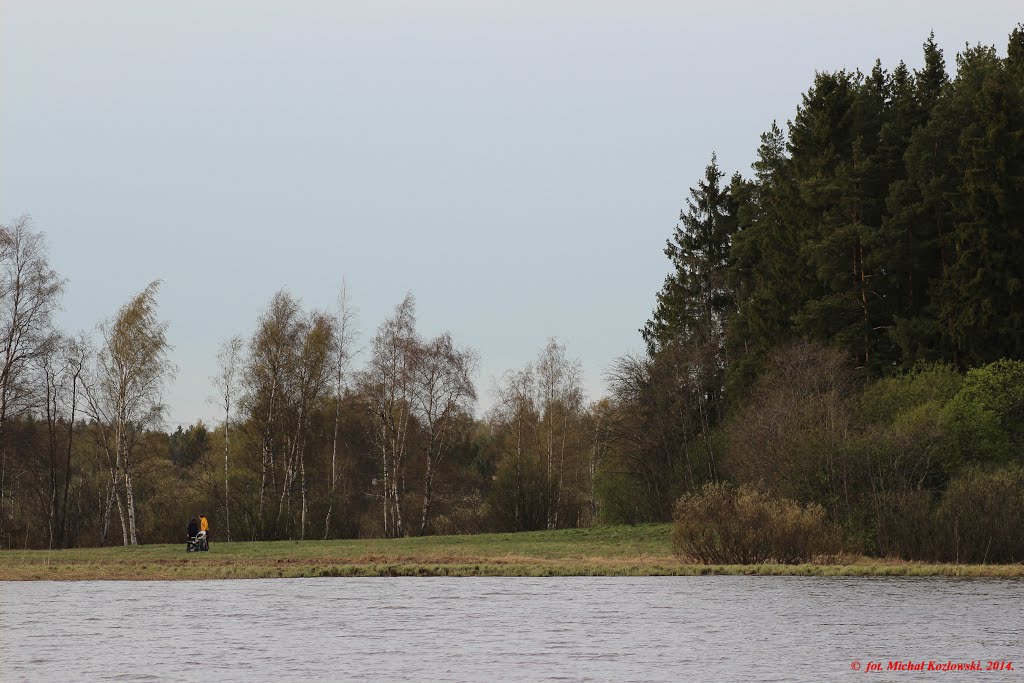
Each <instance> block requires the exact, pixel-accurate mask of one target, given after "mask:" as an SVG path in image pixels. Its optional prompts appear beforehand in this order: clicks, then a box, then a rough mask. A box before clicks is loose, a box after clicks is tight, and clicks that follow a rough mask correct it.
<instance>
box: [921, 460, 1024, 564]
mask: <svg viewBox="0 0 1024 683" xmlns="http://www.w3.org/2000/svg"><path fill="white" fill-rule="evenodd" d="M936 517H937V521H938V524H939V526H940V528H941V529H942V531H943V534H944V536H945V538H946V543H945V547H946V552H945V558H944V559H946V560H948V561H951V562H981V563H984V562H1021V561H1024V531H1022V529H1024V468H1022V467H1019V466H1011V467H1004V468H1002V469H999V470H995V471H982V470H977V469H972V470H968V471H966V472H964V473H963V474H961V475H960V476H958V477H957V478H955V479H953V480H952V481H951V482H950V483H949V488H948V489H947V490H946V495H944V496H943V497H942V502H941V503H940V504H939V507H938V510H936Z"/></svg>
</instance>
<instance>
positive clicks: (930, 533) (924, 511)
mask: <svg viewBox="0 0 1024 683" xmlns="http://www.w3.org/2000/svg"><path fill="white" fill-rule="evenodd" d="M872 503H873V506H874V518H875V551H876V552H877V553H878V555H880V556H882V557H897V558H902V559H904V560H927V561H935V560H938V559H940V558H941V557H942V554H943V550H942V549H943V544H944V542H945V537H944V536H943V534H942V531H941V530H940V529H939V528H938V525H937V524H936V520H935V513H934V504H933V503H934V495H933V494H931V493H929V492H928V491H922V490H919V489H898V490H893V491H880V492H878V493H876V494H874V495H873V496H872Z"/></svg>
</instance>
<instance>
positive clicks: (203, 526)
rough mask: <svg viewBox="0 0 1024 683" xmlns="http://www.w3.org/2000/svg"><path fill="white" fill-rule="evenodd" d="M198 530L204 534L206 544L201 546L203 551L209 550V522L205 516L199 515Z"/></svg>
mask: <svg viewBox="0 0 1024 683" xmlns="http://www.w3.org/2000/svg"><path fill="white" fill-rule="evenodd" d="M199 530H200V531H205V532H206V542H205V543H204V544H203V550H209V549H210V522H209V520H208V519H206V515H203V514H200V515H199Z"/></svg>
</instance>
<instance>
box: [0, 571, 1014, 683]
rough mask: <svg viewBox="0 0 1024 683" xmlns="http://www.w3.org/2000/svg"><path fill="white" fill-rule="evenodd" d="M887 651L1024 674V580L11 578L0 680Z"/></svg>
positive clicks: (899, 676)
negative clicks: (1001, 665)
mask: <svg viewBox="0 0 1024 683" xmlns="http://www.w3.org/2000/svg"><path fill="white" fill-rule="evenodd" d="M890 659H892V660H900V661H907V660H913V661H921V660H936V661H941V662H946V661H953V662H971V661H974V660H978V661H981V662H982V666H983V667H984V666H986V665H987V662H988V661H989V660H1011V661H1013V666H1014V670H1013V671H1003V672H1000V673H991V672H988V673H986V672H981V673H977V672H970V673H961V674H949V673H932V674H925V675H924V676H923V678H925V679H928V680H932V679H935V680H1008V681H1024V581H1013V580H1003V581H998V580H979V579H973V580H967V579H906V578H903V579H895V578H869V579H862V578H795V577H647V578H582V577H581V578H549V579H529V578H457V579H456V578H453V579H448V578H432V579H416V578H391V579H274V580H267V581H253V580H249V581H211V582H78V583H53V582H27V583H0V680H3V681H23V680H24V681H49V680H53V681H77V680H81V681H102V680H154V681H155V680H167V681H210V680H216V681H229V680H231V681H299V680H346V679H355V680H367V681H380V680H406V681H435V680H466V681H542V680H557V681H588V680H599V681H604V680H614V681H634V680H635V681H693V680H697V681H733V680H777V681H791V680H814V681H819V680H839V679H843V680H857V678H856V677H857V676H863V675H864V674H865V673H866V672H865V671H864V670H863V669H864V668H865V667H866V666H867V664H868V663H869V662H879V661H881V662H883V667H884V666H886V665H887V662H888V660H890ZM854 662H858V663H859V664H858V665H859V666H860V667H861V669H860V670H854V668H853V667H854V664H853V663H854ZM868 676H870V678H871V680H874V681H880V680H897V681H909V680H920V679H921V678H922V675H921V674H920V673H912V672H884V673H882V674H875V675H872V674H868Z"/></svg>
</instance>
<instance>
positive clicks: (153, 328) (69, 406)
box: [0, 27, 1024, 562]
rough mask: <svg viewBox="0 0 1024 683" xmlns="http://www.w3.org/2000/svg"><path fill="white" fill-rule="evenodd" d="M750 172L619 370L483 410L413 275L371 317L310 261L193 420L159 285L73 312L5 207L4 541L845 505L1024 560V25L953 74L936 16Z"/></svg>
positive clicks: (236, 349) (554, 523) (725, 185)
mask: <svg viewBox="0 0 1024 683" xmlns="http://www.w3.org/2000/svg"><path fill="white" fill-rule="evenodd" d="M725 177H726V176H725V174H724V173H723V172H722V171H721V170H720V169H719V168H718V165H717V161H716V160H715V158H714V157H713V156H712V161H711V164H710V165H709V166H708V168H707V170H706V173H705V174H704V177H703V178H701V179H700V180H699V182H698V183H697V185H696V186H695V187H694V188H693V189H692V190H691V191H690V195H689V198H688V199H687V201H686V206H685V207H684V209H683V211H682V212H681V215H680V222H679V224H678V226H677V228H676V230H675V232H674V233H673V235H672V236H671V239H670V240H669V241H668V244H667V247H666V250H665V253H666V255H667V256H668V258H669V259H670V261H671V272H670V274H669V276H668V277H667V278H666V280H665V284H664V286H663V288H662V289H661V291H660V292H658V293H657V299H656V305H655V309H654V313H653V315H652V317H651V320H650V321H649V322H648V323H647V324H646V326H645V327H644V329H643V330H642V331H641V332H642V335H643V338H644V340H645V341H646V346H647V350H646V353H644V354H642V355H639V356H623V357H622V358H620V359H618V360H617V361H616V362H614V363H613V364H612V366H611V367H610V368H609V369H608V371H607V375H606V382H607V396H605V397H603V398H600V399H599V400H596V401H590V402H588V401H587V399H586V397H585V396H584V394H583V391H582V377H581V374H580V369H579V364H578V363H576V362H575V361H573V360H572V358H571V355H570V354H569V353H568V351H567V350H566V348H565V347H564V346H562V345H560V344H559V343H558V342H557V341H556V340H553V339H552V340H550V341H549V342H548V344H547V345H546V346H545V347H544V348H543V349H541V350H540V352H539V353H538V355H537V358H536V360H535V361H534V362H532V363H530V364H529V365H528V366H526V367H524V368H522V369H519V370H516V371H510V372H508V373H506V374H505V375H504V376H503V377H502V378H501V379H500V380H499V381H498V386H497V387H495V389H496V390H495V395H496V397H497V399H496V402H495V405H494V406H493V407H492V408H491V409H490V411H489V412H487V414H485V415H483V416H481V417H478V416H476V414H475V401H476V394H477V387H476V386H475V383H474V376H475V367H476V363H477V354H476V352H475V351H473V350H471V349H465V348H462V347H460V346H459V345H458V344H457V343H456V342H455V340H454V339H453V338H452V337H451V336H450V335H448V334H445V335H441V336H439V337H436V338H432V339H431V338H423V337H422V336H421V335H420V334H419V333H418V331H417V329H416V320H415V301H414V299H413V297H412V296H411V295H409V296H407V297H406V298H405V299H404V300H403V301H402V302H401V303H399V305H398V306H397V307H396V308H395V310H394V313H393V314H392V315H391V317H389V318H388V319H387V320H385V321H384V322H383V323H382V324H381V325H380V326H379V327H378V328H377V330H376V331H375V332H374V333H373V334H372V335H368V338H365V339H362V340H360V339H359V338H358V337H359V335H357V333H356V329H357V320H356V315H355V308H354V306H353V305H352V303H351V302H350V300H349V298H348V295H347V293H345V292H344V291H342V292H341V293H340V294H339V297H338V304H337V306H336V307H335V309H334V310H330V311H315V310H314V311H310V310H306V309H304V308H303V306H302V304H301V302H300V301H299V300H297V299H296V298H295V297H294V296H293V295H291V294H290V293H289V292H287V291H282V292H279V293H278V294H277V295H275V296H274V297H273V299H272V300H271V301H270V302H269V303H268V304H267V306H266V307H265V309H264V310H263V312H262V314H261V316H260V317H259V319H258V320H257V321H256V325H255V331H254V332H253V333H252V334H251V335H250V336H248V337H234V338H232V339H230V340H227V341H226V342H224V344H223V345H222V347H221V352H220V354H219V364H218V367H219V370H218V373H217V375H216V376H215V377H213V378H211V384H212V387H213V393H214V395H215V396H216V397H217V403H218V404H219V406H220V410H221V415H222V419H221V420H220V422H219V424H216V425H204V424H195V425H192V426H190V427H189V428H188V429H181V428H179V429H178V430H177V431H175V432H173V433H171V434H167V433H165V432H164V431H161V430H162V428H163V422H162V412H163V408H162V404H161V396H162V392H163V389H164V388H165V387H166V384H167V382H169V381H170V380H171V379H172V377H173V368H172V367H170V365H169V363H168V362H167V356H166V353H167V349H168V346H167V339H166V323H164V322H162V321H161V320H160V319H159V317H158V315H157V307H156V295H157V294H158V287H159V283H153V284H151V285H150V286H149V287H148V288H146V289H145V290H144V291H143V292H141V293H140V294H138V295H137V296H135V297H133V298H132V299H130V300H129V301H128V303H126V304H125V305H124V306H123V307H122V308H121V309H119V310H118V311H117V312H116V313H115V314H114V315H113V317H112V318H111V319H110V320H108V321H106V322H105V323H103V324H101V325H100V326H99V327H98V332H97V333H96V334H93V335H79V336H78V337H75V338H71V337H69V336H68V335H65V334H62V333H60V331H58V330H56V329H54V327H53V325H52V322H51V319H50V318H51V313H52V311H53V310H54V309H55V308H56V307H57V306H58V305H59V301H60V295H61V293H62V291H63V288H64V287H65V282H64V281H63V280H62V279H61V278H60V277H59V275H58V274H56V273H54V272H53V271H52V270H51V269H50V268H49V266H48V263H47V258H46V251H45V245H44V243H43V241H42V238H41V235H40V233H37V232H35V231H34V229H33V228H32V226H31V224H30V223H29V222H28V221H27V219H20V220H18V221H16V222H14V223H13V224H12V225H10V226H5V227H3V230H2V233H0V237H2V240H3V245H2V253H0V259H2V273H0V277H2V283H0V287H2V289H0V297H2V306H3V319H2V323H3V328H2V329H0V334H3V335H4V340H5V342H4V343H5V344H6V347H5V350H4V351H3V353H4V356H3V358H0V361H3V362H4V366H3V367H2V368H0V455H2V463H0V465H2V467H0V543H2V544H3V545H6V546H15V547H23V546H27V547H59V546H67V545H93V544H104V543H111V542H117V543H125V544H131V543H136V542H160V541H166V542H170V541H180V540H181V539H182V537H183V534H184V529H185V524H186V523H187V521H188V519H189V517H191V516H193V515H195V514H197V513H200V512H203V513H205V514H206V515H207V516H208V517H209V518H210V520H211V523H212V528H213V539H214V540H227V539H228V538H231V539H232V540H243V539H244V540H250V539H276V538H295V539H299V538H335V537H354V536H363V537H366V536H404V535H417V534H429V533H474V532H482V531H518V530H530V529H544V528H564V527H575V526H585V525H591V524H595V523H602V522H628V523H635V522H649V521H668V520H670V519H672V517H673V511H675V512H676V514H681V515H683V516H684V517H685V519H682V520H680V522H681V527H680V528H681V529H682V530H683V531H681V532H679V533H682V534H683V536H680V539H681V540H680V543H681V546H680V547H683V548H690V549H691V550H690V551H688V552H691V553H698V552H699V553H703V554H706V556H707V557H709V558H715V557H726V556H727V555H728V554H727V553H723V552H722V549H721V548H719V547H717V546H715V543H717V542H719V541H720V539H722V538H725V537H729V538H744V539H751V538H752V539H761V540H757V541H756V542H757V543H761V542H762V541H763V542H765V543H767V541H764V534H761V535H758V534H750V533H748V532H749V531H750V528H751V527H752V526H753V527H756V528H757V529H759V530H760V529H762V527H763V528H764V530H765V531H764V533H765V534H770V533H772V531H771V530H772V529H776V528H777V529H779V530H780V531H778V535H779V537H778V538H777V539H776V540H777V541H778V542H777V543H775V545H772V546H771V547H772V548H778V549H779V550H774V551H773V550H769V549H766V548H767V546H766V547H764V548H754V549H749V548H747V549H742V552H741V553H740V555H739V556H740V557H754V558H768V559H771V558H772V557H773V553H774V555H777V556H784V557H786V558H788V559H793V558H798V557H803V555H802V553H803V554H806V553H811V554H813V553H814V551H815V550H814V544H813V542H809V541H808V540H807V539H808V537H809V534H811V532H810V531H807V530H808V529H817V530H819V531H820V537H821V538H822V539H825V540H824V541H823V545H822V547H821V549H820V550H821V552H828V553H835V552H837V550H836V548H837V547H839V546H841V547H843V548H845V549H847V550H851V551H854V552H868V553H876V554H881V555H893V556H900V557H906V558H922V559H932V560H953V561H956V560H959V561H979V562H980V561H997V560H998V561H1017V560H1021V559H1024V537H1022V536H1021V535H1020V534H1018V533H1014V531H1015V530H1017V529H1019V528H1020V527H1021V524H1022V523H1024V362H1022V361H1021V359H1022V358H1024V303H1022V301H1024V298H1022V284H1024V239H1022V238H1024V234H1022V231H1024V29H1022V28H1021V27H1018V28H1017V29H1015V30H1014V31H1013V33H1012V35H1011V36H1010V43H1009V47H1008V50H1007V56H1006V57H1005V58H1003V57H1000V56H998V54H997V53H996V51H995V49H994V48H990V47H982V46H978V47H972V48H967V49H965V50H964V51H963V52H962V53H961V54H959V55H958V56H957V60H956V75H955V77H954V78H953V79H952V80H951V79H950V77H949V75H948V73H947V70H946V64H945V60H944V56H943V52H942V50H940V49H939V47H938V46H937V45H936V44H935V42H934V40H933V39H931V38H929V39H928V41H927V42H926V43H925V45H924V66H923V67H922V68H921V70H911V69H909V68H908V67H907V66H906V65H904V64H902V63H901V64H899V65H897V66H896V67H895V68H893V69H892V70H891V71H887V70H885V69H883V68H882V66H881V65H880V64H876V65H875V66H874V68H873V69H872V70H871V71H870V73H868V74H864V73H861V72H859V71H857V72H848V71H838V72H833V73H820V74H818V75H817V76H816V78H815V80H814V83H813V84H812V85H811V87H810V89H809V90H808V91H807V93H806V94H805V95H804V97H803V101H802V102H801V103H800V105H799V106H798V108H797V111H796V114H795V116H794V118H793V120H792V121H790V122H789V123H788V124H787V126H786V128H785V130H783V128H781V127H779V126H777V125H774V124H773V125H772V126H771V128H770V130H769V131H768V132H767V133H765V134H764V135H763V136H762V140H761V146H760V147H759V149H758V152H757V160H756V161H755V163H754V165H753V174H752V176H750V177H744V176H742V175H740V174H736V175H733V176H732V177H731V179H730V180H729V182H724V179H725ZM356 349H362V350H363V353H361V354H357V353H356ZM354 358H359V359H361V360H360V362H358V363H356V362H354ZM732 486H738V487H739V488H738V489H735V488H731V487H732ZM680 499H682V501H683V502H682V503H679V504H677V501H679V500H680ZM729 510H733V511H734V512H736V511H738V510H739V511H742V514H738V513H737V514H729V513H728V511H729ZM702 515H703V516H702ZM726 518H729V519H726ZM741 519H742V520H748V521H746V522H743V525H741V526H744V528H733V529H729V528H726V527H721V528H718V527H716V526H715V525H716V524H724V523H725V522H727V521H732V522H734V523H735V520H741ZM771 519H774V520H776V521H778V522H779V524H778V525H777V526H773V525H769V524H768V523H767V521H765V520H771ZM751 520H753V521H751ZM756 520H761V521H760V522H757V521H756ZM785 520H788V526H787V525H784V524H782V522H783V521H785ZM783 529H784V530H783ZM709 530H710V531H709ZM817 533H818V532H817V531H815V532H814V534H817ZM687 534H689V536H687ZM695 534H696V535H695ZM730 534H731V535H730ZM782 536H785V538H782ZM780 539H781V540H780ZM837 544H838V545H837ZM692 549H697V550H692Z"/></svg>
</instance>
